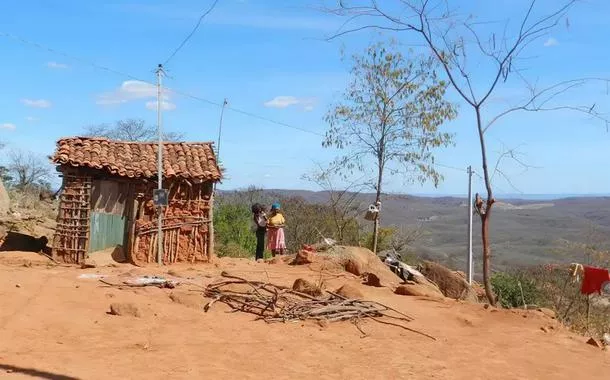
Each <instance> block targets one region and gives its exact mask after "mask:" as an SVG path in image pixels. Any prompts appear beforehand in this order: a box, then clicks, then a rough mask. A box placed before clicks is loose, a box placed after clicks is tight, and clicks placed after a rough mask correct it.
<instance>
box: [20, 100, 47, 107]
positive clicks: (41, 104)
mask: <svg viewBox="0 0 610 380" xmlns="http://www.w3.org/2000/svg"><path fill="white" fill-rule="evenodd" d="M21 103H23V104H25V105H26V106H28V107H34V108H50V107H51V105H52V104H51V102H50V101H48V100H46V99H21Z"/></svg>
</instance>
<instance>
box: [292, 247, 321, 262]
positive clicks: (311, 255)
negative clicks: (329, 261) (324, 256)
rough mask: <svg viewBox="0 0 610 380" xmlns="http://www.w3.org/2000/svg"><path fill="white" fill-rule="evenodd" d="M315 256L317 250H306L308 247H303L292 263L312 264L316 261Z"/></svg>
mask: <svg viewBox="0 0 610 380" xmlns="http://www.w3.org/2000/svg"><path fill="white" fill-rule="evenodd" d="M315 257H316V253H315V252H313V251H310V250H306V249H302V250H300V251H299V253H297V255H296V257H295V258H294V261H293V262H292V264H293V265H305V264H311V263H313V262H314V260H315Z"/></svg>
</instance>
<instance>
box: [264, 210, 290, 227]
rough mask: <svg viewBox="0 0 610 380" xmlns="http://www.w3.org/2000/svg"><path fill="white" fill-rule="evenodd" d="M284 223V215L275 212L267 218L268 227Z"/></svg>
mask: <svg viewBox="0 0 610 380" xmlns="http://www.w3.org/2000/svg"><path fill="white" fill-rule="evenodd" d="M285 223H286V219H285V218H284V215H282V214H280V213H277V214H275V215H273V216H272V217H270V218H269V222H268V224H267V225H268V226H269V227H277V226H283V225H284V224H285Z"/></svg>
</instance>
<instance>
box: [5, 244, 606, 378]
mask: <svg viewBox="0 0 610 380" xmlns="http://www.w3.org/2000/svg"><path fill="white" fill-rule="evenodd" d="M223 269H224V270H228V271H230V272H231V273H234V274H238V275H241V276H244V277H248V278H251V279H268V280H269V281H270V282H273V283H276V284H284V285H290V284H291V283H292V282H293V281H294V279H295V278H297V277H302V278H308V279H311V280H314V281H316V280H319V278H320V276H323V277H324V279H325V281H326V282H327V284H328V287H329V288H330V289H334V288H336V287H339V286H340V285H342V284H344V283H346V282H347V283H351V284H354V285H356V286H359V287H360V289H361V290H362V292H363V293H364V294H365V296H366V298H368V299H373V300H377V301H380V302H383V303H386V304H388V305H391V306H394V307H396V308H397V309H399V310H401V311H403V312H406V313H408V314H410V315H411V316H413V317H414V318H415V320H414V321H413V322H410V324H409V325H410V327H412V328H415V329H418V330H421V331H423V332H425V333H427V334H431V335H433V336H435V337H436V338H437V341H432V340H430V339H428V338H426V337H423V336H420V335H416V334H414V333H411V332H408V331H405V330H402V329H398V328H395V327H391V326H386V325H381V324H378V323H376V322H373V321H371V322H364V323H363V324H362V328H363V329H364V330H365V331H366V332H367V334H368V335H367V336H366V337H362V336H361V334H360V333H359V331H358V330H357V329H356V328H355V326H354V325H352V324H351V323H349V322H346V323H334V324H331V325H329V326H327V327H321V326H319V325H317V324H314V323H290V324H273V325H268V324H266V323H265V322H261V321H254V317H253V316H252V315H248V314H243V313H228V308H227V307H226V306H225V305H222V304H215V305H214V306H213V307H212V309H211V310H210V311H209V312H208V313H204V312H203V311H202V310H201V306H202V305H203V304H204V303H205V302H206V301H205V299H204V298H203V296H202V295H201V287H202V286H203V285H205V284H208V283H210V282H212V281H214V280H215V279H217V278H218V276H219V274H220V271H221V270H223ZM167 271H168V269H167V268H158V267H151V268H146V269H143V268H135V267H132V266H129V265H120V266H114V267H103V268H95V269H86V270H83V269H77V268H73V267H61V266H51V265H48V262H47V261H46V259H45V258H43V257H41V256H38V255H36V254H31V253H1V254H0V378H2V379H21V378H32V377H34V378H41V379H111V378H116V379H201V378H211V379H237V378H239V379H262V378H266V379H305V378H308V379H309V378H317V379H470V380H474V379H486V380H488V379H553V380H558V379H594V378H605V377H607V376H606V375H605V374H610V353H609V352H605V351H602V350H600V349H596V348H594V347H592V346H589V345H587V344H585V341H586V339H585V338H583V337H581V336H578V335H574V334H572V333H569V332H568V331H566V330H565V329H563V328H562V327H561V326H560V325H558V324H557V322H556V321H554V320H552V319H550V318H548V317H546V316H544V315H543V314H542V313H540V312H536V311H528V312H525V311H508V310H495V309H492V308H488V309H486V308H484V306H483V305H471V304H465V303H462V302H457V301H454V300H444V301H432V300H427V299H418V298H413V297H404V296H397V295H394V294H393V293H392V292H391V290H389V289H385V288H371V287H366V286H363V285H360V284H359V281H358V279H357V278H355V277H354V276H351V275H342V276H336V275H329V274H320V273H319V272H316V271H314V270H310V269H309V268H308V267H307V266H300V267H292V266H288V265H285V264H264V263H254V262H251V261H247V260H219V262H218V263H216V264H210V265H205V266H198V267H194V268H190V267H187V266H182V267H172V268H171V274H172V275H173V276H177V277H180V278H181V279H182V281H186V282H188V283H189V284H186V283H183V284H182V285H180V286H179V287H177V288H176V289H173V290H171V289H158V288H151V287H147V288H137V289H136V288H127V289H118V288H116V287H108V286H105V285H103V284H101V283H100V282H99V281H98V280H96V279H86V278H79V276H80V275H82V274H104V275H108V276H109V277H108V280H109V281H111V280H119V279H120V277H119V276H121V275H123V276H125V275H136V274H167ZM172 293H174V297H173V298H177V297H176V295H177V294H178V295H180V297H178V298H180V299H181V301H180V302H174V301H172V299H171V298H170V295H171V294H172ZM113 302H131V303H133V304H135V305H137V306H138V307H139V308H140V310H141V312H142V314H143V315H142V317H141V318H136V317H125V316H114V315H109V314H108V313H107V312H108V311H109V305H110V304H111V303H113ZM543 327H544V328H545V329H546V330H547V331H548V332H545V331H543V329H542V328H543Z"/></svg>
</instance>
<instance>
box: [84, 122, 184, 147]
mask: <svg viewBox="0 0 610 380" xmlns="http://www.w3.org/2000/svg"><path fill="white" fill-rule="evenodd" d="M85 133H86V135H87V136H91V137H106V138H109V139H111V140H122V141H143V142H151V141H157V140H158V134H157V128H156V127H153V126H148V125H146V122H145V121H144V120H141V119H125V120H119V121H117V122H116V123H115V124H114V125H108V124H99V125H91V126H88V127H86V128H85ZM182 138H183V135H182V134H180V133H176V132H166V133H164V134H163V140H164V141H179V140H181V139H182Z"/></svg>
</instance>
